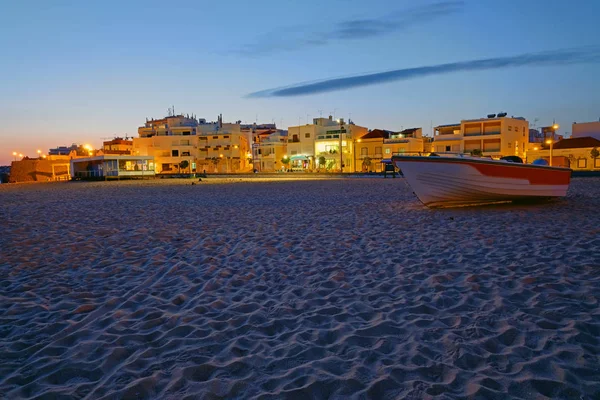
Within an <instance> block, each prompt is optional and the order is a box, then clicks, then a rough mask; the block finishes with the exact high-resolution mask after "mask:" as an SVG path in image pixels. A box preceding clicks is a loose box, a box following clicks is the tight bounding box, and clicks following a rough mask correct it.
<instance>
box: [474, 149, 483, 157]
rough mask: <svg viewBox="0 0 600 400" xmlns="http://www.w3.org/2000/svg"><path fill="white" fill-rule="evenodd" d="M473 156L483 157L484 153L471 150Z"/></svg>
mask: <svg viewBox="0 0 600 400" xmlns="http://www.w3.org/2000/svg"><path fill="white" fill-rule="evenodd" d="M471 155H472V156H473V157H481V156H482V155H483V152H482V151H481V149H473V150H471Z"/></svg>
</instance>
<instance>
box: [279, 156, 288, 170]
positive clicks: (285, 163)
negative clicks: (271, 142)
mask: <svg viewBox="0 0 600 400" xmlns="http://www.w3.org/2000/svg"><path fill="white" fill-rule="evenodd" d="M281 163H282V164H283V165H285V167H286V169H287V166H288V164H289V163H290V159H289V158H288V157H283V158H282V159H281Z"/></svg>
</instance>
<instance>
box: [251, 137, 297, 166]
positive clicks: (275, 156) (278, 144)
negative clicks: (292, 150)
mask: <svg viewBox="0 0 600 400" xmlns="http://www.w3.org/2000/svg"><path fill="white" fill-rule="evenodd" d="M254 138H255V143H254V144H253V155H252V158H253V168H254V169H256V170H257V171H259V172H276V171H281V170H285V169H287V168H288V167H287V166H286V165H285V164H284V163H283V162H282V160H283V159H284V157H289V156H288V155H287V132H286V131H280V130H268V131H263V132H260V133H257V134H255V135H254Z"/></svg>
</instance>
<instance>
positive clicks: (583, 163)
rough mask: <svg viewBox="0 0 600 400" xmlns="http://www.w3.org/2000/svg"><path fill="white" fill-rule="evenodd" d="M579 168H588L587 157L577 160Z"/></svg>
mask: <svg viewBox="0 0 600 400" xmlns="http://www.w3.org/2000/svg"><path fill="white" fill-rule="evenodd" d="M577 168H587V158H580V159H579V160H577Z"/></svg>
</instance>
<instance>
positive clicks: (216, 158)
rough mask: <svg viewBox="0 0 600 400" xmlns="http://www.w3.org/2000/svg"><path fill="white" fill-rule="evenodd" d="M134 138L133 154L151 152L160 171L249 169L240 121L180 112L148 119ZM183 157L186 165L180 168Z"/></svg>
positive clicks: (238, 170)
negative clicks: (207, 117) (214, 120)
mask: <svg viewBox="0 0 600 400" xmlns="http://www.w3.org/2000/svg"><path fill="white" fill-rule="evenodd" d="M138 134H139V137H138V138H134V139H133V152H134V154H135V155H143V156H153V157H154V164H155V165H154V168H155V171H156V173H157V174H159V173H179V172H182V173H183V172H203V171H206V172H221V173H235V172H245V171H248V170H250V168H251V164H250V160H251V154H250V152H249V147H248V139H247V138H246V136H247V132H243V131H242V129H241V124H240V123H239V121H238V122H236V123H223V117H222V115H219V117H218V119H217V121H216V122H207V121H206V120H205V119H203V118H200V119H197V118H196V117H195V116H192V117H190V116H189V115H188V116H183V115H172V116H167V117H165V118H162V119H158V120H147V121H146V124H145V125H144V126H143V127H140V128H138ZM183 161H187V167H186V168H183V169H182V165H185V164H186V163H183Z"/></svg>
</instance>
